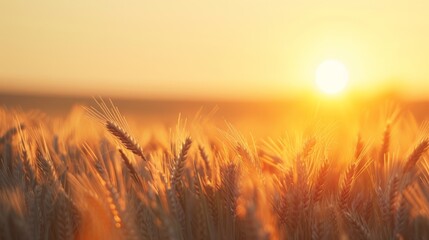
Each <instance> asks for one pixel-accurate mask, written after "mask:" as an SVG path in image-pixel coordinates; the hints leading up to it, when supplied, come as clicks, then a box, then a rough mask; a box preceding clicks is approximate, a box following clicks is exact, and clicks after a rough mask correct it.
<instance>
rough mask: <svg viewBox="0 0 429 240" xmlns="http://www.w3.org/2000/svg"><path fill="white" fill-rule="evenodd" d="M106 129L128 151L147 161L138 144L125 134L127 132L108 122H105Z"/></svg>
mask: <svg viewBox="0 0 429 240" xmlns="http://www.w3.org/2000/svg"><path fill="white" fill-rule="evenodd" d="M106 128H107V130H109V132H110V133H112V134H113V135H114V136H115V137H117V138H118V139H119V141H121V143H122V144H123V145H124V146H125V147H126V148H127V149H128V150H130V151H131V152H133V153H134V154H135V155H137V156H139V157H141V158H142V159H143V160H145V161H147V159H146V157H145V155H144V154H143V149H142V147H140V144H138V143H137V141H136V140H135V139H134V138H133V137H132V136H131V135H130V134H128V133H127V131H125V130H124V129H123V128H122V127H120V126H119V125H118V124H116V123H115V122H112V121H110V120H107V121H106Z"/></svg>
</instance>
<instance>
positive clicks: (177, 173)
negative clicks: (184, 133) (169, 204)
mask: <svg viewBox="0 0 429 240" xmlns="http://www.w3.org/2000/svg"><path fill="white" fill-rule="evenodd" d="M191 144H192V140H191V138H190V137H188V138H186V140H185V142H184V143H183V144H182V150H180V154H179V156H178V157H177V159H176V161H175V163H174V168H173V172H172V174H171V183H172V185H173V186H177V185H178V184H179V182H180V179H181V178H182V175H183V172H184V171H185V163H186V157H187V156H188V152H189V149H190V148H191Z"/></svg>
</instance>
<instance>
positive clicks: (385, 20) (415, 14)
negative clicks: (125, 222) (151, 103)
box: [0, 0, 429, 98]
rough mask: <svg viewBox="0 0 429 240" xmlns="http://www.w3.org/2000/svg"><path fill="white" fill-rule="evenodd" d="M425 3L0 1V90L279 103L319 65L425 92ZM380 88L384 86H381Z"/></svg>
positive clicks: (365, 81)
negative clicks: (334, 62)
mask: <svg viewBox="0 0 429 240" xmlns="http://www.w3.org/2000/svg"><path fill="white" fill-rule="evenodd" d="M428 13H429V1H393V0H390V1H373V0H360V1H344V0H326V1H286V0H279V1H262V0H259V1H257V0H242V1H241V0H237V1H231V0H216V1H202V0H195V1H165V0H158V1H144V0H124V1H110V0H70V1H65V0H40V1H27V0H26V1H23V0H13V1H11V0H0V91H1V92H5V91H26V92H49V93H67V94H91V95H93V94H107V95H126V96H140V97H172V98H174V97H181V98H183V97H187V98H192V97H198V98H205V97H208V98H224V97H226V98H272V97H274V98H281V97H288V96H293V95H296V94H297V93H299V92H302V91H309V90H311V89H313V88H314V74H315V70H316V68H317V66H318V64H319V63H320V62H322V61H323V60H324V59H328V58H334V59H338V60H340V61H341V62H343V63H344V65H346V66H347V68H348V71H349V75H350V83H349V86H348V88H349V89H350V90H353V91H355V90H356V91H363V92H374V91H379V90H380V89H385V88H386V86H388V87H389V88H398V89H401V90H403V91H404V92H405V93H406V94H407V96H409V97H424V96H425V94H428V93H429V15H428ZM381 86H384V87H381Z"/></svg>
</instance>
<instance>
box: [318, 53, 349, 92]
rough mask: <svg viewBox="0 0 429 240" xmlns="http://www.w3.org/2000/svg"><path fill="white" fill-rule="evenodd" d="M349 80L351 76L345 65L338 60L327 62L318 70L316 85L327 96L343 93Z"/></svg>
mask: <svg viewBox="0 0 429 240" xmlns="http://www.w3.org/2000/svg"><path fill="white" fill-rule="evenodd" d="M348 80H349V74H348V71H347V69H346V67H345V66H344V64H343V63H341V62H339V61H337V60H325V61H324V62H322V63H321V64H320V65H319V67H318V68H317V70H316V85H317V86H318V88H319V89H320V90H321V91H322V92H324V93H326V94H337V93H340V92H341V91H343V90H344V89H345V88H346V86H347V82H348Z"/></svg>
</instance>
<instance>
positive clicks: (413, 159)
mask: <svg viewBox="0 0 429 240" xmlns="http://www.w3.org/2000/svg"><path fill="white" fill-rule="evenodd" d="M428 148H429V140H427V139H425V140H423V141H422V142H421V143H420V144H419V145H418V146H417V147H416V149H414V151H413V152H412V153H411V155H410V156H409V157H408V160H407V163H406V164H405V167H404V172H407V171H410V170H411V169H412V168H413V167H414V166H415V165H416V164H417V162H418V161H419V159H420V157H421V156H422V155H423V154H424V153H425V152H426V150H428Z"/></svg>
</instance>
